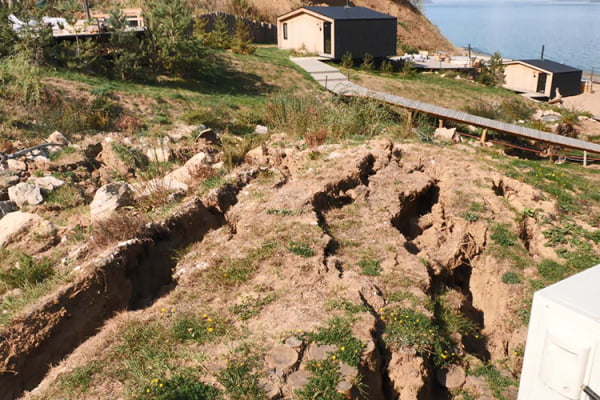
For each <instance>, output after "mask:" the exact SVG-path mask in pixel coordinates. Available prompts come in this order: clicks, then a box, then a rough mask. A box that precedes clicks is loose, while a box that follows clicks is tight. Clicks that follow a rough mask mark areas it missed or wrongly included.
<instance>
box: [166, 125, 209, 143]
mask: <svg viewBox="0 0 600 400" xmlns="http://www.w3.org/2000/svg"><path fill="white" fill-rule="evenodd" d="M205 129H206V126H204V125H203V124H200V125H177V126H175V128H173V129H172V130H170V131H169V132H168V133H167V135H168V136H169V138H171V140H172V141H174V142H178V141H180V140H182V139H185V138H188V137H192V136H194V132H198V131H203V130H205Z"/></svg>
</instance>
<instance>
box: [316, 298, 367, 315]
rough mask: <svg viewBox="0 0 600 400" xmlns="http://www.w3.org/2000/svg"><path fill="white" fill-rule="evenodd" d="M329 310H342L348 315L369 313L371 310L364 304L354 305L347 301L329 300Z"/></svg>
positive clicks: (327, 306) (327, 305) (327, 304)
mask: <svg viewBox="0 0 600 400" xmlns="http://www.w3.org/2000/svg"><path fill="white" fill-rule="evenodd" d="M326 308H327V310H329V311H331V310H342V311H345V312H347V313H348V314H358V313H361V312H369V308H368V307H367V306H365V305H364V304H362V303H360V304H356V303H352V302H351V301H349V300H346V299H335V300H328V301H327V303H326Z"/></svg>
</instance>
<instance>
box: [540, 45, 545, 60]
mask: <svg viewBox="0 0 600 400" xmlns="http://www.w3.org/2000/svg"><path fill="white" fill-rule="evenodd" d="M540 59H542V60H543V59H544V45H542V55H541V56H540Z"/></svg>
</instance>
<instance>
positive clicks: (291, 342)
mask: <svg viewBox="0 0 600 400" xmlns="http://www.w3.org/2000/svg"><path fill="white" fill-rule="evenodd" d="M285 345H286V346H288V347H291V348H292V349H294V350H296V351H298V350H300V347H302V340H300V339H298V338H297V337H296V336H290V337H289V338H287V339H286V340H285Z"/></svg>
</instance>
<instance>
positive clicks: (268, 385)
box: [258, 378, 281, 400]
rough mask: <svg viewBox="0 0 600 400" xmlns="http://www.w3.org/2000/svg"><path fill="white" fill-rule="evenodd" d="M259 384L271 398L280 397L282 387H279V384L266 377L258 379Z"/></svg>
mask: <svg viewBox="0 0 600 400" xmlns="http://www.w3.org/2000/svg"><path fill="white" fill-rule="evenodd" d="M258 384H259V385H260V387H261V388H262V389H263V391H264V392H265V394H266V395H267V398H268V399H269V400H272V399H278V398H279V397H280V395H281V388H280V387H279V385H277V384H275V383H273V382H271V381H270V380H268V379H266V378H260V379H259V380H258Z"/></svg>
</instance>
